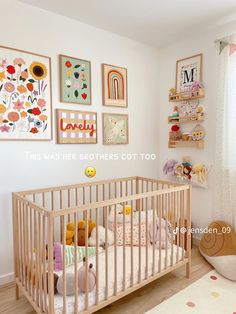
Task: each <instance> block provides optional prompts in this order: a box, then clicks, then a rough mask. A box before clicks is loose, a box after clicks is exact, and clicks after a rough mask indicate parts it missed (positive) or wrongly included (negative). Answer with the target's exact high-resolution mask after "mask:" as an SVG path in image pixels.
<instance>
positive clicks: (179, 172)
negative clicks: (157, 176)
mask: <svg viewBox="0 0 236 314" xmlns="http://www.w3.org/2000/svg"><path fill="white" fill-rule="evenodd" d="M163 172H164V174H165V175H171V176H174V177H176V179H177V180H178V181H180V182H182V183H188V184H193V185H194V186H199V187H206V180H207V175H208V169H207V167H206V166H205V165H204V164H201V163H197V164H192V162H191V161H190V158H189V157H183V159H182V162H177V161H176V160H173V159H171V160H168V161H167V162H166V163H165V165H164V167H163Z"/></svg>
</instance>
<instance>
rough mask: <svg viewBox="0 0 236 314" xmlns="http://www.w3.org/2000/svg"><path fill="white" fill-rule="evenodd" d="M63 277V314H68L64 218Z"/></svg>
mask: <svg viewBox="0 0 236 314" xmlns="http://www.w3.org/2000/svg"><path fill="white" fill-rule="evenodd" d="M62 234H63V237H62V256H63V262H62V275H63V313H64V314H66V311H67V308H66V220H65V216H63V217H62Z"/></svg>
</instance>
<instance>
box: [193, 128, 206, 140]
mask: <svg viewBox="0 0 236 314" xmlns="http://www.w3.org/2000/svg"><path fill="white" fill-rule="evenodd" d="M191 134H192V137H193V141H200V140H203V139H204V137H205V129H204V128H203V126H201V125H200V124H197V125H196V126H195V127H194V128H193V129H192V132H191Z"/></svg>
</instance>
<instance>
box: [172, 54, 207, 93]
mask: <svg viewBox="0 0 236 314" xmlns="http://www.w3.org/2000/svg"><path fill="white" fill-rule="evenodd" d="M202 63H203V54H202V53H200V54H197V55H194V56H191V57H188V58H184V59H181V60H177V61H176V81H175V90H176V93H181V92H187V91H189V90H190V88H191V85H192V84H193V82H194V81H200V82H201V81H202Z"/></svg>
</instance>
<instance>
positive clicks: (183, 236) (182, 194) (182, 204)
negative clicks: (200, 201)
mask: <svg viewBox="0 0 236 314" xmlns="http://www.w3.org/2000/svg"><path fill="white" fill-rule="evenodd" d="M180 193H181V227H185V223H184V191H181V192H180ZM181 238H182V241H181V242H182V260H184V238H185V234H184V233H183V232H182V233H181Z"/></svg>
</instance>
